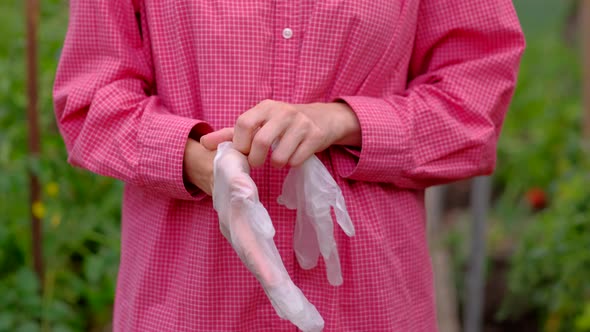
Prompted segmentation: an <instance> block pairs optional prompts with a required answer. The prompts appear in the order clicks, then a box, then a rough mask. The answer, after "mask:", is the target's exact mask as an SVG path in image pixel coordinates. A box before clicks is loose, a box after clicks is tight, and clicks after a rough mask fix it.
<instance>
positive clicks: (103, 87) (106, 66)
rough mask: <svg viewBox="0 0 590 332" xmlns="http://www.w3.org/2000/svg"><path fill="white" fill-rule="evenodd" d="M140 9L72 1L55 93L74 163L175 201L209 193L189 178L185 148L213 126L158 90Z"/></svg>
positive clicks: (107, 1)
mask: <svg viewBox="0 0 590 332" xmlns="http://www.w3.org/2000/svg"><path fill="white" fill-rule="evenodd" d="M141 10H142V8H141V7H140V5H138V4H137V3H135V2H132V1H131V0H95V1H82V0H71V1H70V22H69V27H68V32H67V35H66V40H65V43H64V47H63V50H62V54H61V58H60V63H59V67H58V71H57V75H56V80H55V85H54V92H53V93H54V106H55V114H56V119H57V123H58V126H59V128H60V132H61V134H62V136H63V138H64V141H65V145H66V148H67V150H68V153H69V157H68V161H69V162H70V163H71V164H72V165H75V166H78V167H82V168H85V169H88V170H90V171H92V172H95V173H98V174H101V175H104V176H109V177H113V178H117V179H120V180H122V181H124V182H126V183H129V184H132V185H136V186H142V187H149V188H150V190H155V191H159V192H161V193H163V194H164V195H168V196H169V197H172V198H178V199H195V198H199V197H203V196H204V193H202V192H200V191H199V190H197V189H196V188H195V187H194V186H191V185H187V184H185V181H184V179H183V159H184V148H185V146H186V142H187V138H188V137H189V135H193V136H198V135H199V134H204V133H206V132H209V131H211V127H210V126H209V125H208V124H207V123H205V122H203V121H200V120H197V119H192V118H187V117H182V116H178V115H175V114H172V113H171V112H169V111H168V109H167V108H166V105H164V104H163V102H162V100H161V99H160V98H159V97H158V95H157V94H156V93H155V86H156V84H155V81H154V79H155V77H154V72H153V66H152V63H151V61H152V59H151V53H150V43H149V36H148V29H147V28H146V26H145V20H144V18H143V15H141Z"/></svg>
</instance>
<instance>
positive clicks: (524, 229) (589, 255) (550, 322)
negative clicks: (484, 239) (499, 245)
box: [495, 34, 590, 331]
mask: <svg viewBox="0 0 590 332" xmlns="http://www.w3.org/2000/svg"><path fill="white" fill-rule="evenodd" d="M577 52H578V51H577V50H575V49H570V48H568V47H566V46H565V45H564V44H563V43H562V42H561V41H560V38H559V37H558V36H555V35H553V34H546V35H544V36H543V37H542V38H536V39H529V41H528V49H527V52H526V53H525V56H524V58H523V62H522V67H521V72H520V76H519V83H518V87H517V91H516V94H515V98H514V101H513V104H512V107H511V110H510V112H509V114H508V117H507V120H506V124H505V126H504V130H503V133H502V137H501V140H500V142H499V147H498V150H499V151H498V170H497V173H496V178H495V180H496V187H497V188H498V191H499V192H501V193H502V194H501V196H500V197H499V199H498V201H497V203H496V205H495V213H496V214H497V215H499V216H501V217H503V218H504V219H505V223H507V224H511V223H512V224H514V225H515V224H518V226H514V225H513V228H510V227H509V228H508V229H511V230H514V229H517V230H518V231H517V232H516V233H515V234H516V236H515V234H511V237H512V238H516V239H517V244H516V252H515V254H514V256H513V257H512V261H511V270H510V273H509V284H508V287H509V296H508V298H507V299H506V301H505V304H504V307H503V309H502V311H501V312H500V313H499V316H500V317H508V316H512V317H515V316H518V315H519V314H521V313H524V312H526V311H530V310H535V311H537V312H540V313H541V316H542V317H543V319H544V322H543V323H544V326H545V330H546V331H588V325H587V324H588V321H589V318H588V316H589V314H590V313H589V312H588V309H587V308H586V309H584V308H585V306H586V307H588V306H589V304H590V282H589V281H590V250H589V249H590V192H589V191H588V190H587V189H588V183H590V160H589V159H588V157H589V156H590V154H589V152H588V151H587V150H586V147H585V146H584V145H583V144H582V142H583V141H582V138H581V135H580V131H581V130H580V124H581V121H582V107H581V101H580V72H581V70H580V69H579V68H580V64H579V62H578V58H577V55H578V54H577ZM532 187H539V188H542V189H543V190H544V191H545V192H546V193H547V195H548V197H549V207H548V208H547V209H545V210H544V211H542V212H540V213H533V212H532V211H530V210H527V209H523V205H524V204H518V203H519V202H520V203H523V202H524V199H523V197H524V196H525V193H526V192H527V190H528V189H530V188H532Z"/></svg>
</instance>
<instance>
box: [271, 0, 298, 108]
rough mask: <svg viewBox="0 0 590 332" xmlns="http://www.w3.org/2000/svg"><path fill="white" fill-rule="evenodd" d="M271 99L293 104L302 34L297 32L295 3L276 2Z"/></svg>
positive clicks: (286, 0)
mask: <svg viewBox="0 0 590 332" xmlns="http://www.w3.org/2000/svg"><path fill="white" fill-rule="evenodd" d="M275 3H276V6H275V31H274V33H275V36H276V37H275V41H276V42H275V50H274V64H275V65H274V72H273V99H274V100H278V101H285V102H293V100H292V99H293V88H294V83H295V79H296V77H295V75H296V70H297V56H298V54H299V53H298V49H299V43H300V41H301V36H302V33H301V31H300V30H299V25H298V15H297V10H296V9H297V1H293V0H276V2H275Z"/></svg>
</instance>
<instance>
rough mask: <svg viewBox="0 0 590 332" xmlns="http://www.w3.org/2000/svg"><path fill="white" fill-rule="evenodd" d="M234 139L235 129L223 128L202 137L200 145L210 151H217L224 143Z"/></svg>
mask: <svg viewBox="0 0 590 332" xmlns="http://www.w3.org/2000/svg"><path fill="white" fill-rule="evenodd" d="M233 137H234V128H223V129H220V130H217V131H214V132H212V133H209V134H207V135H203V136H201V139H200V141H199V142H200V143H201V145H203V146H204V147H205V148H207V149H209V150H215V149H217V146H218V145H219V144H220V143H222V142H227V141H231V140H232V139H233Z"/></svg>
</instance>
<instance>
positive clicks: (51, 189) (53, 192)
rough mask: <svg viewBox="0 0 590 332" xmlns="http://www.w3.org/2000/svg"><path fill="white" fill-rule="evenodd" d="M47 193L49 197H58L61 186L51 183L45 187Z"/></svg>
mask: <svg viewBox="0 0 590 332" xmlns="http://www.w3.org/2000/svg"><path fill="white" fill-rule="evenodd" d="M45 192H46V193H47V195H48V196H49V197H56V196H57V194H58V193H59V185H58V184H57V182H53V181H52V182H49V183H48V184H47V185H46V186H45Z"/></svg>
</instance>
